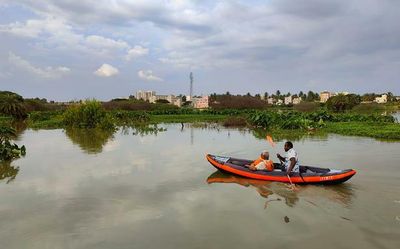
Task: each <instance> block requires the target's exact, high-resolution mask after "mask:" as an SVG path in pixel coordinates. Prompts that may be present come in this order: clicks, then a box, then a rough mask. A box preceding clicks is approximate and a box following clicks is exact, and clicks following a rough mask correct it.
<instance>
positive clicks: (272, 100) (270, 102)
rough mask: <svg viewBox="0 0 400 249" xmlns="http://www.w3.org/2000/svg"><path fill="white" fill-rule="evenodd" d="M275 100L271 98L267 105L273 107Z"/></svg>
mask: <svg viewBox="0 0 400 249" xmlns="http://www.w3.org/2000/svg"><path fill="white" fill-rule="evenodd" d="M275 101H276V100H275V99H274V98H272V97H269V98H268V99H267V103H268V104H270V105H273V104H274V103H275Z"/></svg>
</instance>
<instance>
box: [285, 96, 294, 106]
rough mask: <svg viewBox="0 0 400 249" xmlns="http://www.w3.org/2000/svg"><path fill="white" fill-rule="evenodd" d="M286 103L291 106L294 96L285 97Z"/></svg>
mask: <svg viewBox="0 0 400 249" xmlns="http://www.w3.org/2000/svg"><path fill="white" fill-rule="evenodd" d="M284 101H285V102H284V103H285V105H289V104H291V103H292V96H289V97H285V100H284Z"/></svg>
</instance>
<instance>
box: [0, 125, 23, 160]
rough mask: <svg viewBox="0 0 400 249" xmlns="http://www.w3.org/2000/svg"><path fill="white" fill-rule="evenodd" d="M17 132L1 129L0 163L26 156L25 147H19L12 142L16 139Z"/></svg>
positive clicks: (10, 129)
mask: <svg viewBox="0 0 400 249" xmlns="http://www.w3.org/2000/svg"><path fill="white" fill-rule="evenodd" d="M15 135H16V131H15V130H14V129H13V128H10V127H6V126H1V127H0V161H9V160H12V159H14V158H18V157H21V156H25V154H26V149H25V146H24V145H23V146H21V147H18V145H16V144H15V143H11V142H10V140H11V139H12V138H13V137H15Z"/></svg>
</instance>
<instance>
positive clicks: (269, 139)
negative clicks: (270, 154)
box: [266, 135, 275, 147]
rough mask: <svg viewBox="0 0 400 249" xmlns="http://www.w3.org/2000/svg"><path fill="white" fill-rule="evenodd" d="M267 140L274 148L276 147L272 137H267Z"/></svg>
mask: <svg viewBox="0 0 400 249" xmlns="http://www.w3.org/2000/svg"><path fill="white" fill-rule="evenodd" d="M266 139H267V141H268V143H269V144H270V145H271V146H272V147H275V143H274V140H272V137H271V136H270V135H267V137H266Z"/></svg>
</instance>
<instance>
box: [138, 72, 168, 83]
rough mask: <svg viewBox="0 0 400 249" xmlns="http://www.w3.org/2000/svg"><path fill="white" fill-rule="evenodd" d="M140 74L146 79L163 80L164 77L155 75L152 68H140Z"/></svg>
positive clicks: (140, 76)
mask: <svg viewBox="0 0 400 249" xmlns="http://www.w3.org/2000/svg"><path fill="white" fill-rule="evenodd" d="M138 76H139V78H141V79H143V80H146V81H163V79H162V78H160V77H157V76H155V75H154V74H153V71H151V70H140V71H139V72H138Z"/></svg>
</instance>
